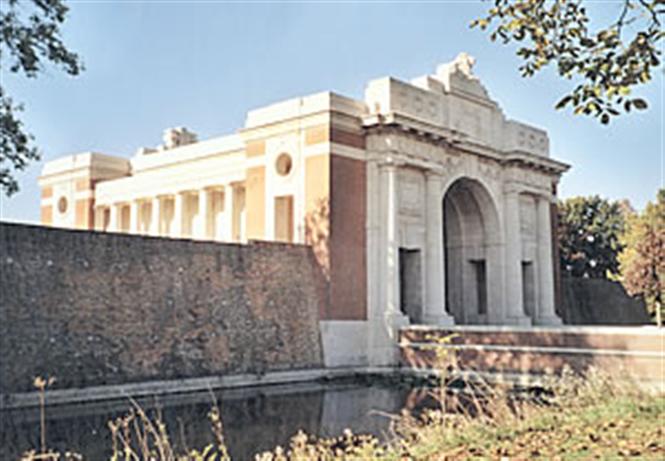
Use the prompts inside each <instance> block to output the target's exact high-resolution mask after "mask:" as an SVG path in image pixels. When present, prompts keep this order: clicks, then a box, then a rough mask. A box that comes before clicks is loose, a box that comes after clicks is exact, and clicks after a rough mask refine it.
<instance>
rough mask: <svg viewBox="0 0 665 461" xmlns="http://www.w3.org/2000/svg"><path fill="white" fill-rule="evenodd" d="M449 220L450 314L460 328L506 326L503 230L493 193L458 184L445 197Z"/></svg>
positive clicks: (447, 270)
mask: <svg viewBox="0 0 665 461" xmlns="http://www.w3.org/2000/svg"><path fill="white" fill-rule="evenodd" d="M443 221H444V235H443V239H444V249H445V251H444V253H445V261H444V264H445V266H444V267H445V287H446V288H445V293H446V299H445V302H446V310H447V311H448V313H449V314H450V315H452V316H453V317H454V319H455V323H457V324H491V323H497V322H500V318H501V274H500V273H499V272H500V270H501V261H500V258H501V251H500V241H501V238H500V232H501V231H500V226H499V219H498V214H497V210H496V206H495V204H494V202H493V201H492V198H491V196H490V195H489V192H488V191H487V189H485V187H484V186H483V185H482V184H481V183H480V182H478V181H476V180H473V179H469V178H461V179H458V180H457V181H455V182H454V183H453V184H452V185H451V186H450V188H449V189H448V191H447V192H446V194H445V196H444V198H443Z"/></svg>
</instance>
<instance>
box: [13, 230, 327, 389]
mask: <svg viewBox="0 0 665 461" xmlns="http://www.w3.org/2000/svg"><path fill="white" fill-rule="evenodd" d="M0 292H1V295H0V351H1V354H0V392H1V393H11V392H23V391H30V390H33V389H32V387H31V386H32V380H33V377H34V376H37V375H42V376H44V375H50V376H55V377H56V378H57V380H58V384H57V388H60V389H62V388H71V387H85V386H93V385H103V384H121V383H127V382H136V381H147V380H154V379H176V378H185V377H198V376H209V375H223V374H238V373H262V372H265V371H269V370H287V369H305V368H315V367H321V366H322V349H321V341H320V337H319V329H318V319H319V318H318V312H319V309H320V299H321V297H320V294H321V293H324V292H325V280H324V279H323V277H322V275H321V274H320V269H319V268H318V265H317V263H316V261H315V260H314V257H313V254H312V252H311V249H310V248H309V247H305V246H298V245H285V244H275V243H252V244H249V245H230V244H217V243H212V242H194V241H188V240H170V239H162V238H151V237H141V236H130V235H120V234H105V233H95V232H86V231H72V230H61V229H49V228H44V227H38V226H25V225H17V224H7V223H0Z"/></svg>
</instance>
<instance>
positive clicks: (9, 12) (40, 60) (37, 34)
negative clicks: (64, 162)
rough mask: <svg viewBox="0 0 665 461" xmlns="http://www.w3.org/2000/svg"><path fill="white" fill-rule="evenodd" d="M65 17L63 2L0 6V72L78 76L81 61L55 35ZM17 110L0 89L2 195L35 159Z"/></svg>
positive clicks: (26, 0)
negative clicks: (47, 67) (52, 68)
mask: <svg viewBox="0 0 665 461" xmlns="http://www.w3.org/2000/svg"><path fill="white" fill-rule="evenodd" d="M67 11H68V8H67V6H66V5H65V4H64V2H63V1H62V0H22V1H21V2H19V1H18V0H2V9H0V63H1V68H0V71H3V72H4V71H7V70H9V72H11V73H14V74H20V75H23V76H25V77H27V78H36V77H37V76H38V75H39V73H40V72H41V71H42V70H43V69H44V64H45V63H48V62H50V63H51V64H54V65H56V66H58V67H60V68H61V69H62V70H64V71H65V72H66V73H67V74H69V75H78V74H79V73H80V72H81V71H82V70H83V66H82V62H81V59H80V58H79V56H78V55H77V54H76V53H74V52H72V51H70V50H68V49H67V47H66V46H65V44H64V42H63V41H62V38H61V33H60V26H61V25H62V24H63V23H64V21H65V18H66V16H67ZM22 110H23V106H22V105H21V104H16V103H15V102H14V101H13V99H12V98H11V97H10V96H9V95H8V94H7V92H6V89H5V88H3V87H2V86H1V84H0V189H2V191H3V192H4V193H5V194H7V195H11V194H13V193H14V192H16V191H17V190H18V183H17V181H16V178H15V173H16V171H19V170H23V169H24V168H25V167H26V166H27V165H28V164H29V162H30V161H33V160H38V159H39V151H38V149H37V147H36V146H35V145H34V144H33V141H34V138H33V136H32V135H31V134H30V133H29V132H27V131H26V129H25V126H24V124H23V122H22V121H21V119H20V118H19V113H20V112H21V111H22Z"/></svg>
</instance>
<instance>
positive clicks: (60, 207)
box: [58, 197, 67, 213]
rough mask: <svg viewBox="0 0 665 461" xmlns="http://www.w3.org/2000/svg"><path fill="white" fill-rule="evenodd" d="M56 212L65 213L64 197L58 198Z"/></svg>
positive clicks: (65, 201) (65, 202)
mask: <svg viewBox="0 0 665 461" xmlns="http://www.w3.org/2000/svg"><path fill="white" fill-rule="evenodd" d="M58 211H59V212H60V213H64V212H66V211H67V199H66V198H65V197H60V200H58Z"/></svg>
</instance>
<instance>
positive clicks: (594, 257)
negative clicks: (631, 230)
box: [558, 195, 626, 278]
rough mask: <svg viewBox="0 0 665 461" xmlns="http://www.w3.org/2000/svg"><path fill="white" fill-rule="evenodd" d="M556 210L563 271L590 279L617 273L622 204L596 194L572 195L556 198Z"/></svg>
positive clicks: (621, 228) (623, 221) (573, 275)
mask: <svg viewBox="0 0 665 461" xmlns="http://www.w3.org/2000/svg"><path fill="white" fill-rule="evenodd" d="M558 213H559V228H558V239H559V249H560V255H561V270H562V272H563V274H565V275H568V276H572V277H591V278H606V277H608V276H611V275H616V274H618V271H619V263H618V261H617V255H618V254H619V252H620V251H621V249H622V246H621V242H620V237H621V234H622V233H623V230H624V226H625V219H626V218H625V216H624V213H622V204H621V203H620V202H609V201H608V200H605V199H602V198H600V197H599V196H597V195H596V196H592V197H574V198H570V199H567V200H564V201H559V203H558Z"/></svg>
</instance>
